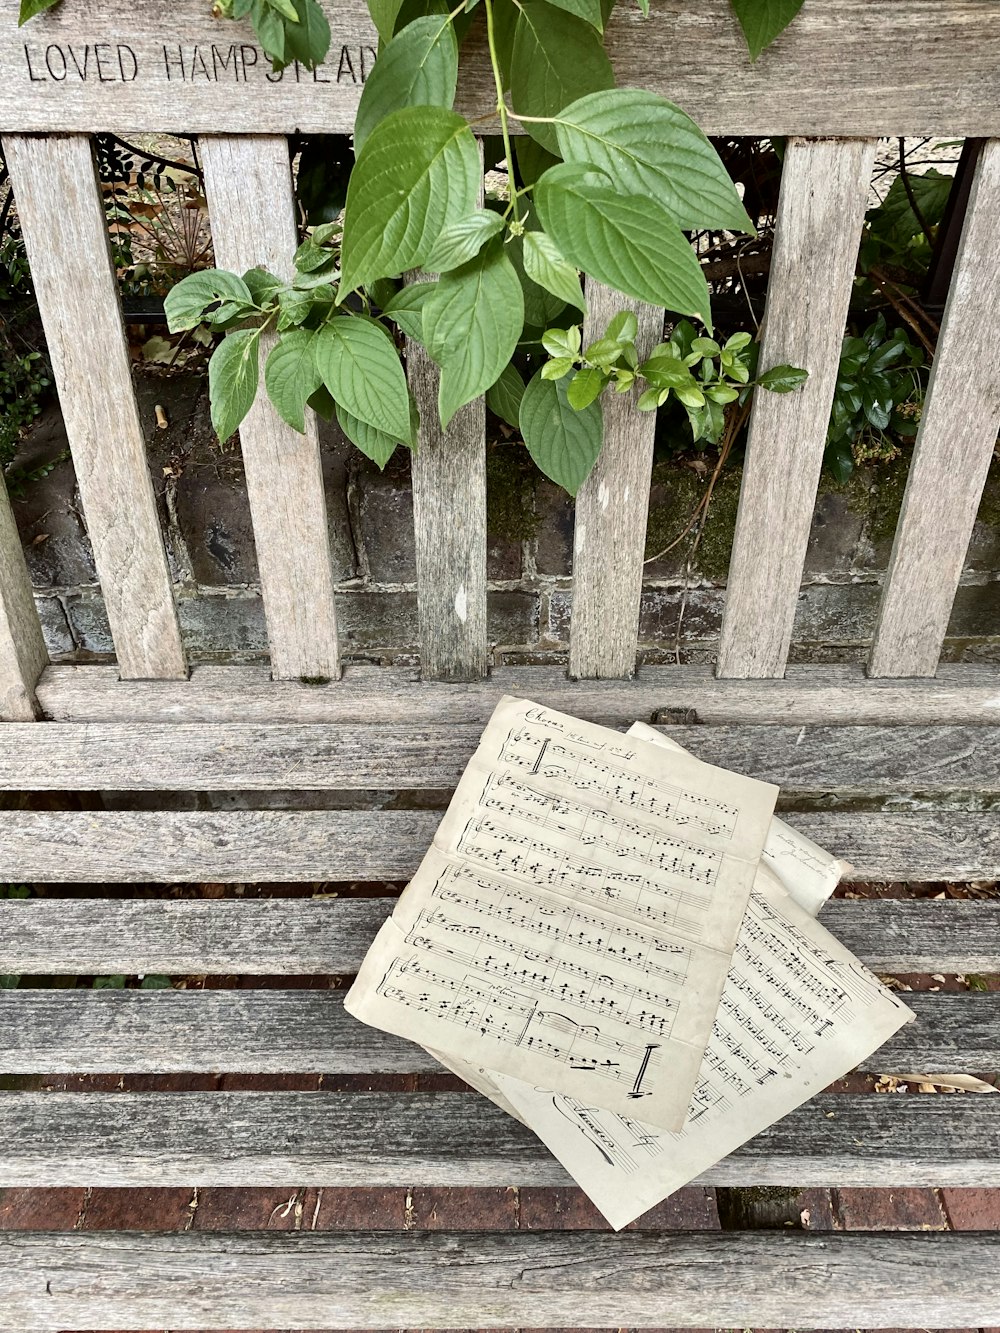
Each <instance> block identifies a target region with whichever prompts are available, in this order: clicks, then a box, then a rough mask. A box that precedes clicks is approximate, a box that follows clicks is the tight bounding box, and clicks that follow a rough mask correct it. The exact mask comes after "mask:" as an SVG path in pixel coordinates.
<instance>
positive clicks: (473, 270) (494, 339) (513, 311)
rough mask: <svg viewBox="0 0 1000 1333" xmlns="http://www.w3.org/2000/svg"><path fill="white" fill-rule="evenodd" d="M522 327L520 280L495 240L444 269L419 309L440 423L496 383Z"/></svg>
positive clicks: (447, 420) (446, 421) (522, 301)
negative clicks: (436, 378)
mask: <svg viewBox="0 0 1000 1333" xmlns="http://www.w3.org/2000/svg"><path fill="white" fill-rule="evenodd" d="M523 327H524V298H523V297H522V295H521V284H520V282H519V281H518V277H517V274H516V273H515V272H514V267H513V265H512V264H511V262H510V260H509V259H508V258H507V256H506V254H505V253H504V250H503V246H502V245H500V244H499V243H498V242H493V243H492V244H491V245H489V246H487V247H486V248H485V249H484V250H482V251H481V252H480V254H478V255H477V256H476V258H475V259H473V260H471V261H470V262H469V263H468V264H463V266H462V267H461V268H457V269H455V270H454V271H453V272H451V273H445V274H444V275H443V277H442V278H441V280H440V281H439V282H438V284H437V286H436V287H435V289H434V291H433V292H432V293H431V295H430V296H429V297H428V298H427V303H426V305H425V306H424V311H423V331H424V343H425V345H426V347H427V350H428V352H430V354H431V356H432V357H433V358H434V360H435V361H436V362H437V363H438V365H439V366H440V367H441V381H440V386H439V389H438V408H439V410H440V413H441V424H442V425H443V426H447V425H448V422H449V421H450V420H451V418H452V417H453V416H454V414H455V413H456V412H457V411H458V409H459V408H460V407H464V406H465V404H466V403H469V402H471V401H472V399H473V398H478V397H479V395H480V394H483V393H485V392H486V390H487V389H488V388H489V387H490V386H491V385H492V384H495V383H496V381H497V379H498V377H499V375H500V372H501V371H502V370H503V368H504V366H505V365H507V363H508V362H509V361H510V359H511V357H512V356H513V355H514V349H515V347H516V346H517V340H518V338H520V336H521V330H522V329H523ZM335 396H336V395H335Z"/></svg>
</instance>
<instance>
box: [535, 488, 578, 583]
mask: <svg viewBox="0 0 1000 1333" xmlns="http://www.w3.org/2000/svg"><path fill="white" fill-rule="evenodd" d="M535 513H536V514H537V515H538V530H537V532H536V534H535V568H536V570H537V571H538V573H539V574H543V575H544V574H552V575H556V576H558V577H565V576H566V575H568V574H570V573H571V572H572V569H573V522H574V514H575V506H574V503H573V499H572V497H571V496H569V495H567V494H566V492H565V491H564V490H563V489H562V487H561V486H556V485H555V483H554V482H551V481H545V480H544V479H543V480H540V481H539V482H538V484H537V485H536V487H535Z"/></svg>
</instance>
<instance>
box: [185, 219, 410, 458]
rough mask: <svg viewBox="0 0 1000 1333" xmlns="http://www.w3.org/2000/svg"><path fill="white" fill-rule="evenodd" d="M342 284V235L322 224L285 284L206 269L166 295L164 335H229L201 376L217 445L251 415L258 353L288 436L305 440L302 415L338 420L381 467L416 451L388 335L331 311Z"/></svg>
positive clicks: (352, 313) (337, 307)
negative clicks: (401, 447)
mask: <svg viewBox="0 0 1000 1333" xmlns="http://www.w3.org/2000/svg"><path fill="white" fill-rule="evenodd" d="M339 278H340V226H339V224H338V223H324V224H323V226H321V227H317V228H316V229H315V230H314V231H313V232H312V234H311V235H310V236H309V237H308V238H307V240H306V241H304V242H303V244H302V245H301V246H300V247H299V249H298V251H297V252H296V255H295V275H294V277H293V279H292V281H291V282H283V281H282V280H281V279H280V278H278V277H276V276H275V275H274V274H273V273H269V272H268V271H267V270H266V269H262V268H255V269H250V270H249V271H248V272H247V273H244V274H243V275H242V277H240V276H238V275H236V274H235V273H228V272H226V271H225V270H222V269H210V270H206V271H203V272H201V273H192V274H191V275H190V276H189V277H187V278H185V279H183V281H181V282H179V283H178V284H177V285H176V287H174V288H173V289H172V290H171V291H170V293H169V295H168V296H167V298H166V301H165V302H164V309H165V312H166V315H167V322H168V325H169V327H170V330H171V332H173V333H179V332H183V331H186V330H190V329H196V328H198V327H199V326H201V325H207V326H208V327H209V328H210V329H212V330H214V331H216V332H224V333H227V335H228V336H227V337H226V338H224V339H223V341H222V342H221V343H219V345H218V346H217V347H216V349H215V351H214V352H213V354H212V359H211V361H210V362H209V367H208V381H209V396H210V400H211V409H212V424H213V425H214V427H215V430H216V434H217V435H218V437H219V439H220V440H226V439H228V438H229V436H231V435H232V434H233V432H234V431H235V430H236V429H237V427H238V426H239V425H240V423H241V422H242V421H243V419H244V418H245V417H246V415H247V413H248V412H249V411H250V409H251V407H252V406H253V403H254V399H255V398H256V395H257V390H258V386H259V381H260V354H261V351H262V349H264V350H266V352H267V356H266V361H265V365H264V382H265V386H266V389H267V393H268V397H269V398H270V400H271V403H272V404H273V406H274V408H275V409H276V411H277V412H278V414H279V415H280V416H281V417H282V418H283V419H284V420H285V421H287V422H288V424H289V425H290V426H292V427H294V429H295V430H298V431H304V430H305V413H306V409H307V407H310V408H313V409H314V410H315V411H317V412H319V413H320V414H321V415H322V416H324V417H326V418H328V419H329V418H332V417H333V416H336V418H337V421H338V422H339V424H340V427H341V429H342V430H343V432H344V434H345V435H347V437H348V438H349V439H350V440H352V441H353V442H354V444H356V445H357V447H358V448H359V449H360V450H361V451H362V452H363V453H365V454H367V455H368V457H370V458H372V459H374V460H375V461H376V462H377V463H378V465H379V466H380V467H384V466H385V464H386V463H387V462H388V460H389V458H390V457H391V455H392V453H393V451H394V450H395V448H396V445H397V443H402V444H405V445H407V446H410V447H412V445H413V444H414V443H415V438H416V428H417V419H416V409H415V407H414V404H413V401H412V399H411V397H410V394H409V391H408V389H407V385H406V376H405V374H404V372H403V367H402V365H401V363H400V358H399V352H398V351H397V348H396V345H395V341H394V337H393V332H392V330H391V329H390V328H389V327H388V326H387V325H386V324H385V323H383V322H382V321H381V320H379V319H377V318H375V317H373V316H372V314H371V313H370V311H369V310H368V309H366V308H365V307H364V306H363V305H361V304H360V303H359V304H358V305H357V306H356V307H354V306H348V305H343V304H338V301H337V296H336V291H335V285H336V283H337V282H338V280H339ZM266 335H267V342H266V343H264V341H263V340H264V339H265V336H266Z"/></svg>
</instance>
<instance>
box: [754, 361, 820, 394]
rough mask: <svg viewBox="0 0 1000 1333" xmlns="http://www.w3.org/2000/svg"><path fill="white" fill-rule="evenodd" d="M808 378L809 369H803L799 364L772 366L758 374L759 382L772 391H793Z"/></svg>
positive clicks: (762, 386)
mask: <svg viewBox="0 0 1000 1333" xmlns="http://www.w3.org/2000/svg"><path fill="white" fill-rule="evenodd" d="M808 378H809V372H808V370H801V369H800V368H799V367H798V366H772V367H771V369H770V370H765V371H764V373H763V375H760V376H758V379H757V383H758V384H759V385H760V387H761V388H762V389H770V391H771V392H772V393H791V392H792V390H793V389H797V388H798V387H799V385H801V384H805V382H806V380H807V379H808Z"/></svg>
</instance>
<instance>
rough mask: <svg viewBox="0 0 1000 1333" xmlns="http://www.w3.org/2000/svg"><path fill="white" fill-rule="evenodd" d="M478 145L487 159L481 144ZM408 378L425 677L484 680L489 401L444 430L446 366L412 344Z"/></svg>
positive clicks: (465, 409) (474, 406) (458, 414)
mask: <svg viewBox="0 0 1000 1333" xmlns="http://www.w3.org/2000/svg"><path fill="white" fill-rule="evenodd" d="M478 147H479V160H480V162H482V160H483V145H482V142H481V141H480V142H479V143H478ZM482 201H483V187H482V185H481V186H480V194H479V203H480V204H482ZM410 276H411V280H417V279H418V278H419V276H420V275H418V274H416V273H414V274H411V275H410ZM406 377H407V382H408V383H409V386H410V392H411V393H412V394H413V399H414V402H415V403H416V405H417V411H418V412H419V413H420V430H419V432H418V434H417V449H416V451H415V452H414V453H413V454H412V455H411V477H412V482H413V523H414V528H415V535H416V565H417V618H418V622H419V631H418V633H419V640H420V674H421V676H422V677H423V679H424V680H454V681H459V680H477V679H479V678H480V677H482V676H485V675H486V674H487V671H488V663H487V638H486V403H485V401H484V400H483V399H482V398H480V399H477V400H476V401H475V402H472V403H469V404H468V405H467V406H465V407H463V408H462V409H461V410H460V411H458V412H456V413H455V416H454V417H453V418H452V420H451V421H450V422H449V425H448V429H447V430H445V431H443V430H442V429H441V418H440V416H439V414H438V384H439V378H440V377H439V372H438V368H437V366H436V365H435V364H434V362H433V361H432V360H431V358H430V357H429V356H428V354H427V351H426V349H425V348H424V347H422V346H421V344H420V343H417V342H414V341H412V340H411V339H407V341H406Z"/></svg>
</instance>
